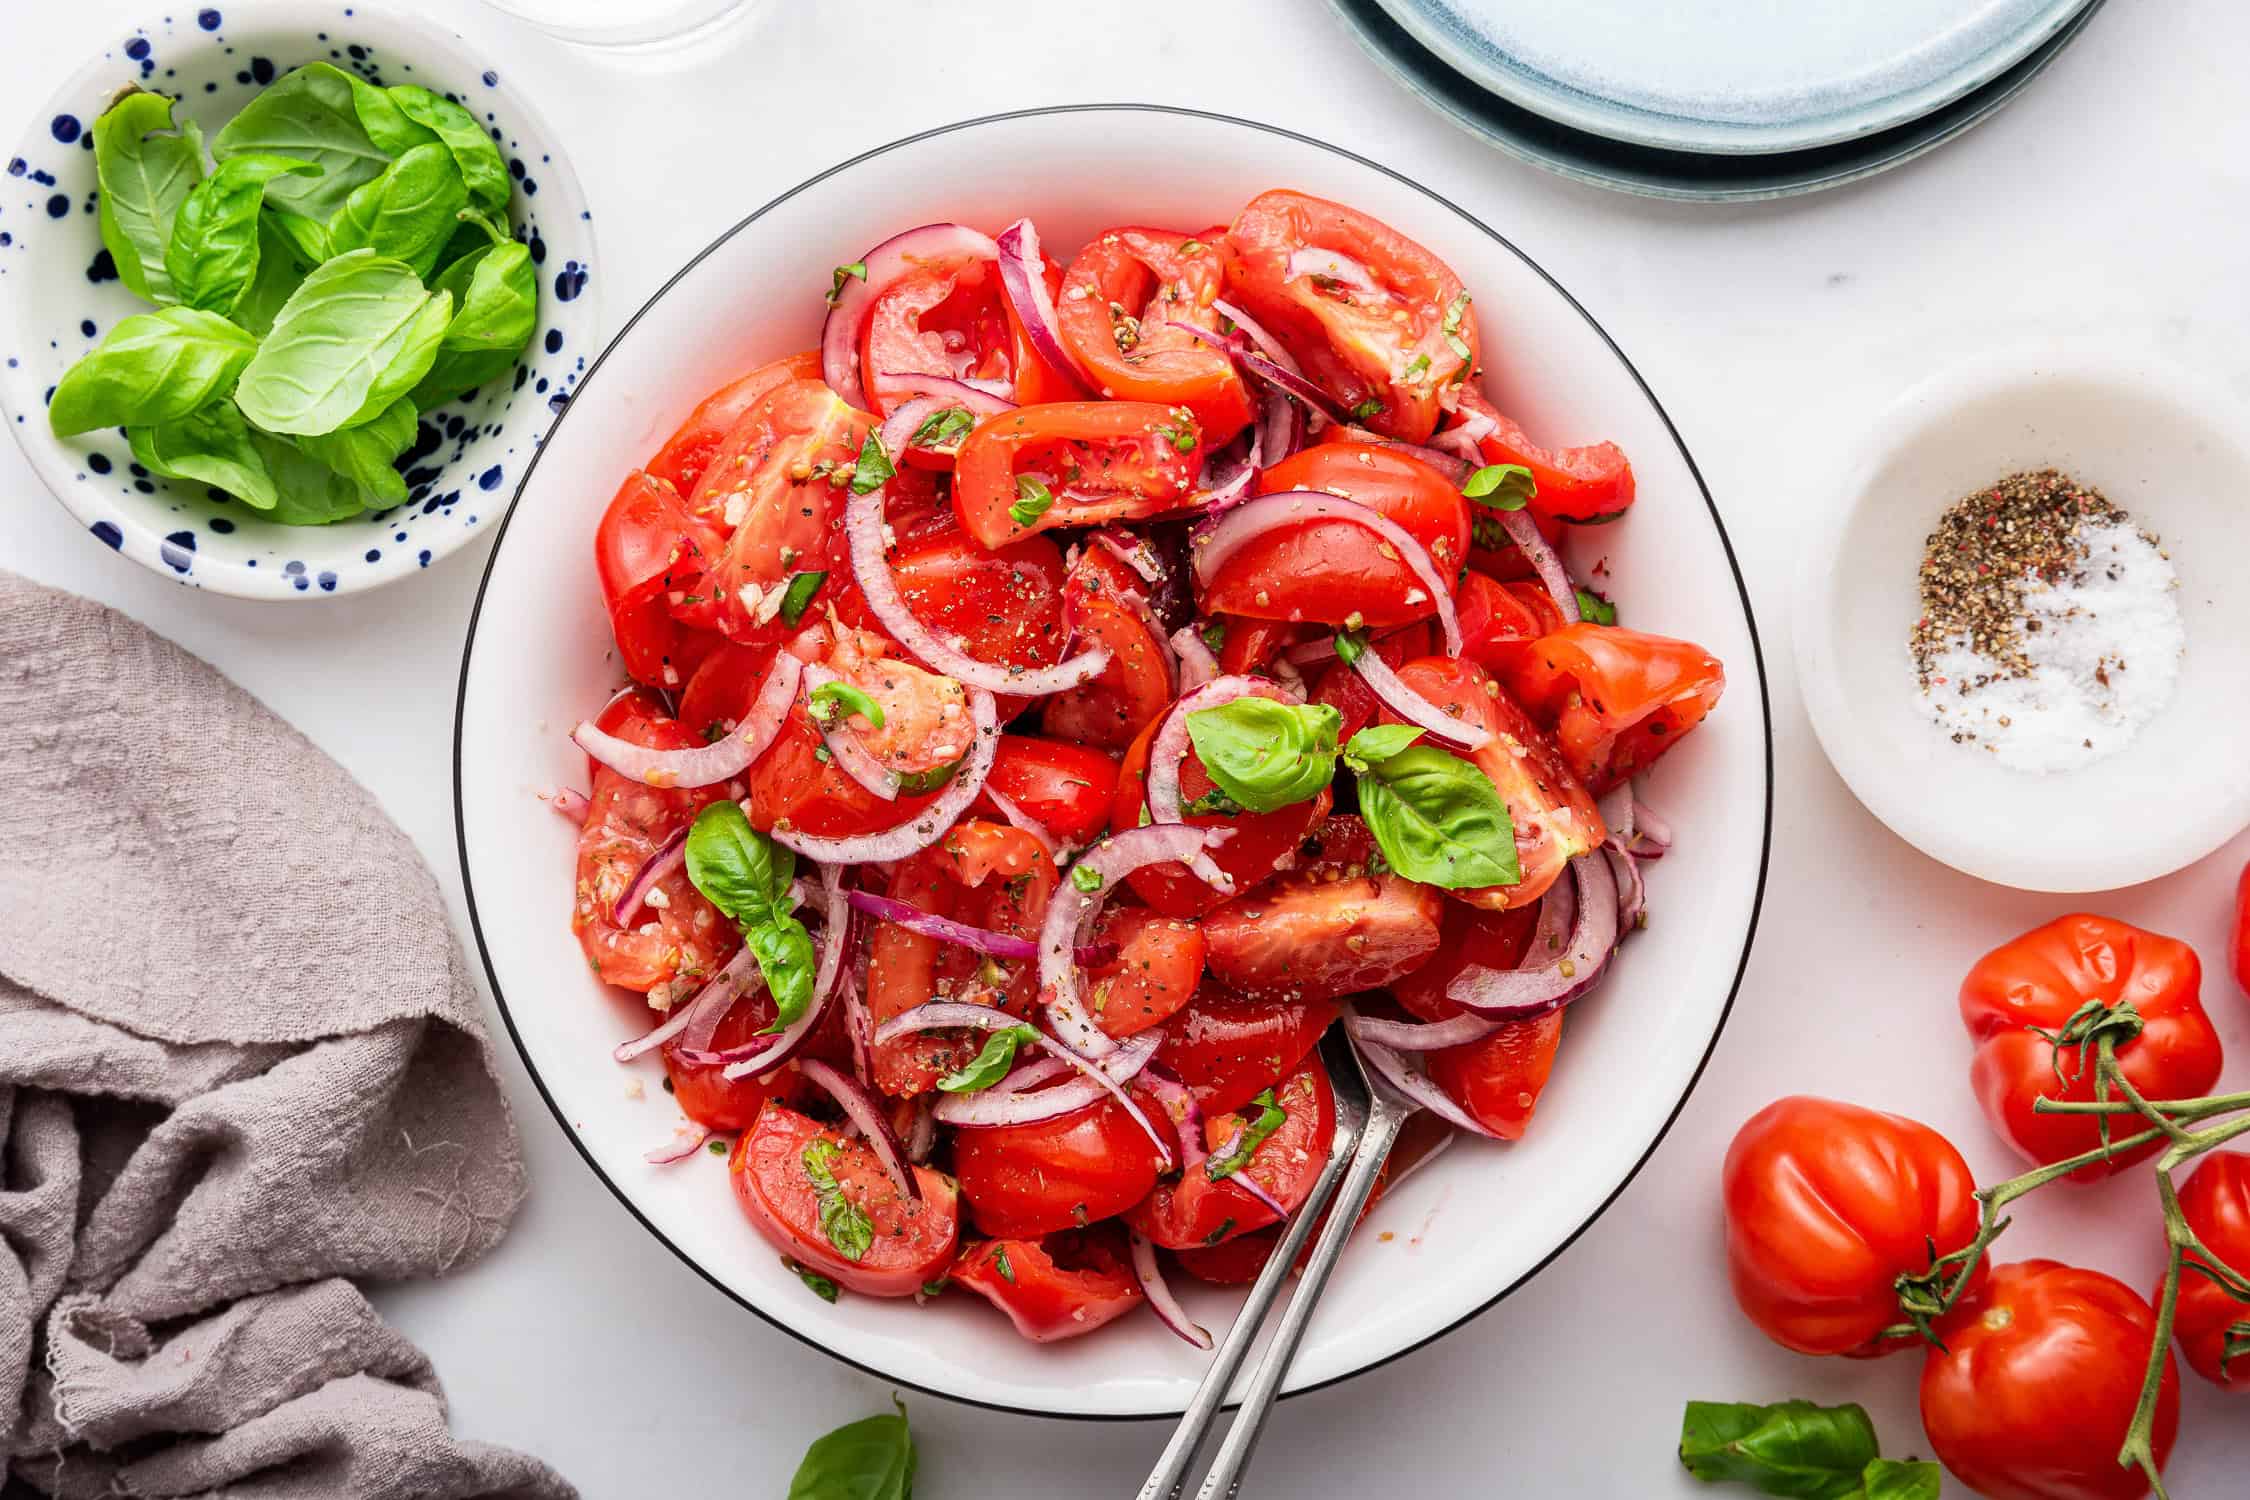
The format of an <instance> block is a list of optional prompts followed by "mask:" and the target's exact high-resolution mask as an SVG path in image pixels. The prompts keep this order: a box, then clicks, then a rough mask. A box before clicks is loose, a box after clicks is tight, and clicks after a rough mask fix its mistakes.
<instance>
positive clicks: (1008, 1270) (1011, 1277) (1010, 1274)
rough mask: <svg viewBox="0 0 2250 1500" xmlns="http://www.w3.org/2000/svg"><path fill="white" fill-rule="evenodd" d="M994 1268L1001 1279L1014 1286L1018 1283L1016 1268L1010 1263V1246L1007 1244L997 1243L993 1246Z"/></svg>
mask: <svg viewBox="0 0 2250 1500" xmlns="http://www.w3.org/2000/svg"><path fill="white" fill-rule="evenodd" d="M992 1269H993V1270H995V1271H998V1272H999V1273H1000V1279H1001V1280H1002V1281H1005V1282H1006V1283H1008V1285H1010V1286H1014V1285H1015V1284H1016V1268H1015V1267H1014V1266H1012V1265H1010V1264H1008V1247H1007V1246H1006V1245H995V1246H994V1247H993V1250H992Z"/></svg>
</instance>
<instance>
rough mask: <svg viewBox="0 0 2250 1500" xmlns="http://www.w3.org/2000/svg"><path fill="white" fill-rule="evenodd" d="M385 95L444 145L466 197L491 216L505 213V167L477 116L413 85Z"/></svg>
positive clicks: (507, 190) (396, 87)
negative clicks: (450, 155)
mask: <svg viewBox="0 0 2250 1500" xmlns="http://www.w3.org/2000/svg"><path fill="white" fill-rule="evenodd" d="M387 92H388V93H389V95H390V97H391V99H392V101H393V102H394V103H396V104H397V105H398V108H399V112H400V113H402V114H404V115H405V116H406V118H407V119H409V120H411V121H413V122H414V123H415V124H417V125H419V126H421V127H422V128H424V129H425V130H428V131H429V132H430V133H431V134H433V135H435V136H436V137H437V138H438V139H439V140H441V141H443V142H444V143H445V149H446V150H447V151H449V152H451V153H452V155H453V165H454V168H455V170H457V171H458V172H459V173H460V174H461V181H462V182H463V183H464V184H465V185H466V186H467V187H468V190H469V196H470V197H471V198H473V199H475V200H476V201H477V202H478V203H481V204H483V205H484V206H485V207H486V208H487V209H489V210H491V211H492V212H493V213H498V214H504V213H506V212H507V211H508V199H509V196H510V195H511V194H512V193H513V191H514V189H513V188H511V187H510V186H509V183H508V165H507V163H506V162H504V161H502V160H501V159H500V148H499V147H498V146H496V145H494V144H493V142H492V137H491V136H489V135H487V134H486V133H485V129H484V127H483V126H482V125H479V124H478V123H477V117H476V116H475V115H472V114H470V113H469V111H468V109H467V108H466V107H465V106H463V105H460V104H456V103H454V102H453V101H452V100H451V99H447V98H444V97H442V96H440V95H437V94H433V93H431V92H430V91H429V90H428V89H426V88H422V87H420V86H418V85H416V84H411V83H401V84H396V85H394V86H392V87H391V88H390V89H389V90H388V91H387ZM363 118H364V117H363Z"/></svg>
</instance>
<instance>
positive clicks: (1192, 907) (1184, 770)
mask: <svg viewBox="0 0 2250 1500" xmlns="http://www.w3.org/2000/svg"><path fill="white" fill-rule="evenodd" d="M1160 727H1161V724H1160V723H1159V724H1151V725H1149V727H1148V728H1146V729H1144V730H1142V731H1141V733H1140V737H1139V738H1138V739H1136V740H1134V741H1133V744H1132V747H1131V748H1130V749H1128V750H1127V751H1126V752H1125V764H1124V765H1123V767H1121V768H1120V769H1119V771H1118V776H1117V795H1116V798H1115V800H1114V801H1113V802H1112V803H1111V804H1110V817H1109V826H1110V828H1111V830H1112V831H1113V832H1117V833H1123V832H1124V831H1125V830H1127V829H1129V828H1138V827H1139V826H1140V822H1141V813H1142V811H1143V810H1144V809H1145V808H1146V807H1147V805H1148V790H1147V788H1148V751H1149V746H1150V744H1151V743H1152V742H1153V741H1154V740H1155V738H1156V732H1157V730H1158V729H1159V728H1160ZM1213 785H1214V783H1213V782H1212V780H1211V778H1210V776H1209V775H1208V774H1207V773H1206V772H1205V771H1204V769H1203V762H1202V761H1201V760H1200V759H1198V758H1197V756H1196V753H1195V751H1194V749H1193V748H1192V747H1190V749H1189V750H1188V752H1187V754H1186V755H1185V756H1184V757H1182V758H1181V761H1180V797H1181V801H1182V802H1183V804H1184V803H1187V802H1193V801H1194V800H1195V799H1196V798H1198V797H1200V796H1203V795H1204V794H1205V793H1207V792H1209V791H1210V790H1211V788H1212V786H1213ZM1334 800H1335V793H1334V792H1333V791H1332V790H1330V789H1329V788H1327V787H1323V788H1321V790H1320V793H1319V794H1318V795H1317V796H1315V797H1313V798H1312V799H1311V800H1310V801H1306V802H1293V803H1291V804H1290V805H1289V806H1287V807H1283V808H1277V809H1275V810H1274V811H1273V812H1270V813H1248V812H1246V813H1236V814H1234V815H1233V816H1231V817H1229V816H1227V815H1225V814H1221V813H1197V814H1190V815H1189V816H1188V817H1186V818H1185V819H1184V821H1185V822H1187V823H1189V824H1191V825H1193V826H1194V827H1197V828H1232V829H1233V830H1234V837H1233V838H1231V839H1228V840H1227V841H1226V842H1225V843H1223V844H1221V845H1219V846H1218V848H1216V849H1214V850H1212V851H1211V858H1212V861H1213V862H1214V863H1215V864H1217V865H1218V867H1219V868H1220V869H1222V870H1224V871H1226V872H1227V873H1228V874H1229V875H1232V876H1233V877H1234V881H1235V888H1236V894H1237V895H1240V894H1242V893H1244V892H1246V891H1249V890H1251V889H1253V888H1255V887H1256V886H1257V884H1258V883H1259V882H1260V881H1262V880H1264V879H1266V878H1267V877H1268V876H1270V875H1273V874H1275V873H1276V872H1277V871H1280V870H1284V869H1287V868H1288V867H1289V866H1290V865H1291V864H1294V863H1295V862H1296V857H1297V845H1298V844H1299V843H1300V842H1302V841H1303V839H1304V837H1305V835H1306V834H1307V833H1309V832H1310V831H1311V830H1312V828H1313V825H1314V824H1316V823H1318V822H1319V821H1320V820H1321V819H1322V818H1325V817H1326V816H1328V808H1329V805H1330V804H1331V803H1332V802H1333V801H1334ZM1126 882H1127V884H1129V885H1131V886H1132V888H1133V894H1135V895H1136V896H1139V897H1140V898H1141V899H1142V900H1143V901H1146V902H1147V903H1148V904H1149V905H1151V906H1153V907H1155V908H1156V909H1157V910H1158V911H1160V912H1163V913H1164V914H1165V915H1166V916H1171V917H1195V916H1201V915H1202V914H1203V913H1205V912H1207V911H1210V910H1212V909H1213V908H1214V907H1217V906H1219V905H1221V904H1222V903H1224V902H1225V901H1227V900H1228V899H1229V898H1228V897H1227V896H1226V894H1225V893H1223V892H1220V891H1216V890H1213V889H1212V888H1211V887H1210V886H1208V885H1206V884H1205V883H1204V882H1203V881H1201V880H1200V879H1198V878H1197V877H1195V876H1194V875H1192V874H1190V873H1189V872H1188V868H1187V866H1186V865H1182V864H1161V865H1148V866H1145V867H1144V868H1142V869H1138V870H1135V871H1134V872H1133V873H1132V874H1131V875H1129V876H1127V877H1126Z"/></svg>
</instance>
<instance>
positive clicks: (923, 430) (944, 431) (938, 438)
mask: <svg viewBox="0 0 2250 1500" xmlns="http://www.w3.org/2000/svg"><path fill="white" fill-rule="evenodd" d="M976 425H977V419H976V418H975V417H973V416H971V415H969V413H968V412H966V411H964V410H963V409H962V408H960V407H958V406H949V407H947V408H946V409H945V410H943V411H938V412H932V413H930V415H929V417H928V418H927V419H926V420H925V421H924V422H923V423H922V425H921V426H919V427H917V428H915V429H914V436H913V437H912V438H910V439H908V442H909V443H910V444H911V445H912V446H913V447H916V448H927V449H933V450H940V451H945V450H950V449H952V448H954V447H956V446H958V445H959V444H960V441H961V439H963V438H965V437H967V436H968V435H969V429H970V428H972V427H974V426H976Z"/></svg>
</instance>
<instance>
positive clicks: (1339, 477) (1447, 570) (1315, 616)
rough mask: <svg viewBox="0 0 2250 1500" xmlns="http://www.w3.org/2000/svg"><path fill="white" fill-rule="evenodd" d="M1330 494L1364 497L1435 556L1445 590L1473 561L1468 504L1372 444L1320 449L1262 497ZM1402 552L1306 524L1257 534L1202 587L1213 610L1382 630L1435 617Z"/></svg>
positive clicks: (1328, 526)
mask: <svg viewBox="0 0 2250 1500" xmlns="http://www.w3.org/2000/svg"><path fill="white" fill-rule="evenodd" d="M1284 490H1323V491H1326V492H1328V493H1330V494H1335V495H1341V496H1343V497H1344V498H1345V499H1347V500H1357V501H1359V502H1361V503H1362V504H1365V505H1368V506H1370V507H1372V508H1373V509H1375V510H1377V511H1380V512H1381V513H1382V514H1383V515H1385V516H1388V517H1389V518H1390V519H1391V520H1393V521H1396V522H1397V523H1398V524H1399V525H1400V526H1402V527H1404V528H1405V529H1406V531H1407V532H1408V534H1410V535H1411V536H1412V537H1413V538H1414V539H1415V540H1416V541H1418V542H1420V543H1421V544H1422V545H1423V547H1425V548H1426V549H1428V551H1429V554H1430V560H1431V561H1432V562H1434V563H1435V564H1436V565H1437V570H1438V574H1439V578H1440V581H1442V582H1444V583H1445V584H1446V585H1447V587H1449V588H1450V587H1451V586H1452V580H1453V579H1454V577H1455V575H1457V574H1458V573H1459V572H1460V570H1461V564H1462V563H1463V562H1465V561H1467V559H1468V556H1469V502H1468V501H1466V500H1465V499H1463V498H1462V497H1461V492H1460V491H1459V490H1456V489H1455V488H1454V487H1453V486H1452V485H1450V484H1448V483H1447V482H1446V481H1445V479H1444V477H1443V476H1441V475H1440V474H1439V473H1438V472H1437V470H1435V469H1433V468H1431V467H1430V466H1429V465H1428V464H1425V463H1423V462H1421V461H1420V460H1418V459H1413V458H1409V457H1407V456H1406V455H1404V454H1402V453H1400V452H1398V451H1397V450H1395V449H1391V448H1379V447H1376V446H1375V445H1373V444H1371V443H1319V444H1316V445H1315V446H1313V447H1310V448H1307V449H1305V450H1304V451H1303V452H1302V453H1298V454H1296V455H1294V456H1293V457H1290V458H1285V459H1283V460H1282V461H1281V462H1280V463H1278V464H1275V465H1273V466H1272V467H1271V468H1269V469H1266V470H1264V471H1262V472H1261V473H1260V474H1259V475H1258V493H1259V494H1261V495H1272V494H1279V493H1280V492H1282V491H1284ZM1397 552H1398V549H1397V548H1396V547H1393V546H1392V545H1391V544H1390V543H1388V542H1386V541H1384V540H1383V539H1382V538H1381V537H1379V536H1377V535H1376V534H1375V533H1374V532H1372V531H1370V530H1368V529H1367V528H1366V527H1364V526H1358V525H1354V524H1353V523H1352V522H1350V521H1306V522H1303V523H1301V524H1299V525H1295V526H1287V527H1282V528H1279V529H1277V530H1274V531H1269V532H1267V533H1266V534H1264V535H1263V536H1259V537H1255V538H1253V539H1251V540H1250V541H1248V542H1246V543H1244V544H1243V546H1242V548H1241V550H1240V551H1238V552H1236V553H1235V554H1234V555H1233V556H1232V557H1230V558H1228V559H1227V560H1226V564H1225V565H1224V566H1223V567H1221V568H1220V569H1219V570H1218V572H1217V573H1216V574H1215V575H1214V576H1213V577H1212V579H1211V580H1210V582H1209V583H1208V584H1207V585H1205V586H1204V588H1203V591H1202V598H1203V605H1204V608H1205V610H1206V611H1216V612H1224V613H1226V614H1233V615H1245V616H1248V617H1249V618H1251V619H1259V620H1290V621H1298V620H1309V621H1314V622H1317V623H1320V624H1324V625H1352V626H1354V627H1355V628H1356V627H1357V626H1359V625H1366V626H1370V627H1373V628H1375V629H1382V628H1383V627H1385V626H1391V625H1405V624H1408V623H1411V622H1412V621H1415V620H1425V619H1428V618H1430V617H1431V616H1432V615H1435V614H1436V613H1437V601H1436V600H1435V599H1433V598H1431V597H1430V590H1429V587H1428V586H1427V585H1426V584H1424V583H1423V582H1422V581H1421V580H1420V579H1419V578H1417V577H1416V576H1415V574H1414V570H1413V569H1412V568H1410V567H1409V566H1407V563H1406V560H1405V559H1404V558H1402V557H1400V556H1398V555H1397Z"/></svg>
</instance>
